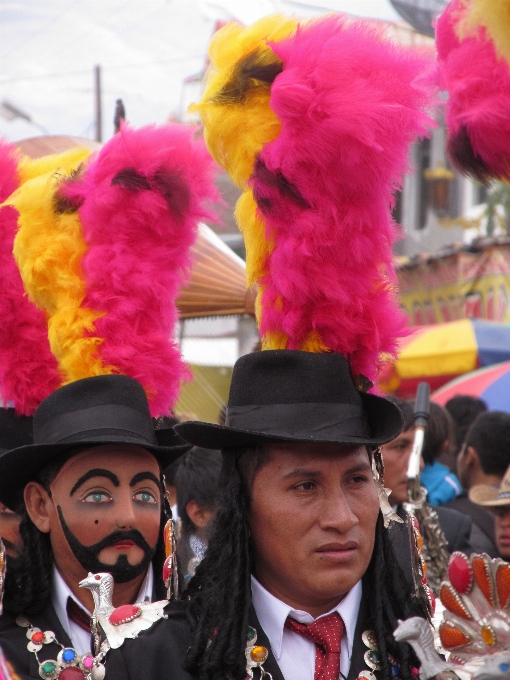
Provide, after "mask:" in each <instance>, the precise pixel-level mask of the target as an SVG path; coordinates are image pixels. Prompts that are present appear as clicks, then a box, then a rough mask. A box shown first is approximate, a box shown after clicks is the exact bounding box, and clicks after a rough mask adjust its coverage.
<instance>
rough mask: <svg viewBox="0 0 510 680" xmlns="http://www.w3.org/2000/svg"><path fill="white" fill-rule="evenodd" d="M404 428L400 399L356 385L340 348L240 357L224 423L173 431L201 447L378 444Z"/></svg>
mask: <svg viewBox="0 0 510 680" xmlns="http://www.w3.org/2000/svg"><path fill="white" fill-rule="evenodd" d="M402 427H403V419H402V413H401V412H400V409H399V408H398V407H397V406H395V404H393V403H392V402H390V401H389V400H388V399H384V398H383V397H378V396H375V395H373V394H365V393H363V392H359V391H358V389H357V388H356V386H355V384H354V380H353V378H352V376H351V372H350V369H349V364H348V362H347V360H346V359H345V357H343V356H342V355H341V354H334V353H329V354H314V353H312V352H300V351H294V350H265V351H262V352H256V353H254V354H247V355H245V356H242V357H241V358H240V359H238V360H237V362H236V364H235V366H234V371H233V373H232V383H231V386H230V394H229V400H228V404H227V411H226V419H225V425H224V426H222V425H212V424H211V423H202V422H195V421H188V422H185V423H180V424H179V425H176V426H175V429H176V431H177V432H178V434H180V435H181V436H182V437H183V438H184V439H186V440H187V441H189V442H191V443H192V444H195V445H196V446H203V447H204V448H210V449H223V448H229V447H237V446H255V445H257V444H260V443H263V442H270V441H273V442H274V441H296V442H334V443H342V444H367V445H374V446H378V445H380V444H384V443H386V442H389V441H391V440H392V439H395V437H397V436H398V435H399V433H400V432H401V430H402Z"/></svg>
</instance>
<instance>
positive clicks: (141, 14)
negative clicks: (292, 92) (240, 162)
mask: <svg viewBox="0 0 510 680" xmlns="http://www.w3.org/2000/svg"><path fill="white" fill-rule="evenodd" d="M328 10H337V11H343V12H348V13H350V14H354V15H358V16H367V17H368V16H369V17H375V18H380V19H385V20H388V21H399V17H398V15H397V13H396V12H395V10H394V9H393V8H392V7H391V4H390V2H389V0H330V1H328V0H324V1H323V2H320V1H317V2H314V1H313V0H312V1H311V2H308V3H304V2H298V1H295V2H291V1H290V0H217V1H216V2H212V1H211V2H208V1H206V0H17V1H10V0H0V101H1V100H7V101H8V102H9V103H11V104H13V105H15V106H16V107H18V108H19V109H20V110H22V111H24V112H25V113H27V114H28V115H29V116H30V117H31V119H32V121H33V123H32V124H29V123H27V122H25V121H23V120H19V119H17V120H14V121H8V120H6V119H5V118H3V117H2V116H0V135H2V136H4V137H7V138H8V139H10V140H13V141H14V140H18V139H24V138H26V137H33V136H36V135H39V134H42V133H43V131H46V132H47V133H48V134H70V135H77V136H82V137H88V138H93V137H94V95H93V83H94V78H93V69H94V65H95V64H100V65H101V69H102V71H101V72H102V95H103V139H104V140H105V139H108V138H109V137H110V136H111V135H112V133H113V124H112V119H113V112H114V107H115V100H116V99H117V98H121V99H123V101H124V104H125V107H126V111H127V118H128V120H129V121H130V122H131V123H132V124H133V125H136V126H139V125H144V124H147V123H152V122H156V123H163V122H164V121H165V120H167V119H168V117H169V115H171V114H172V113H176V114H178V113H179V111H180V110H181V109H182V108H183V107H184V103H185V102H186V100H189V99H190V98H191V99H193V98H194V94H195V93H194V90H193V87H192V86H183V81H184V79H185V78H187V77H188V76H191V75H193V74H195V73H197V72H200V71H201V69H202V67H203V65H204V60H205V55H206V50H207V45H208V42H209V39H210V37H211V34H212V32H213V28H214V25H215V23H216V21H217V20H218V19H221V20H226V19H237V20H240V21H242V22H243V23H250V22H252V21H254V20H256V19H257V18H259V17H261V16H263V15H265V14H270V13H272V12H275V11H282V12H285V13H295V14H296V15H297V16H303V17H307V16H311V15H313V14H320V13H323V12H325V11H328ZM38 126H39V127H38Z"/></svg>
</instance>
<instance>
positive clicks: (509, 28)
mask: <svg viewBox="0 0 510 680" xmlns="http://www.w3.org/2000/svg"><path fill="white" fill-rule="evenodd" d="M479 26H484V27H485V28H486V29H487V32H488V34H489V35H490V37H491V38H492V40H493V42H494V46H495V48H496V51H497V52H498V54H499V55H500V56H502V57H503V58H504V59H506V61H508V62H509V63H510V0H470V2H468V3H466V13H465V15H464V17H463V18H462V20H461V21H460V23H459V27H458V31H457V32H458V34H459V37H460V38H463V37H465V36H466V35H472V34H473V33H476V32H477V30H478V27H479Z"/></svg>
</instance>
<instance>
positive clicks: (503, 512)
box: [494, 505, 510, 560]
mask: <svg viewBox="0 0 510 680" xmlns="http://www.w3.org/2000/svg"><path fill="white" fill-rule="evenodd" d="M494 513H495V515H496V521H495V523H494V535H495V537H496V545H497V547H498V552H499V554H500V555H501V557H502V558H503V559H505V560H508V559H509V558H510V506H509V505H504V506H503V507H501V508H494Z"/></svg>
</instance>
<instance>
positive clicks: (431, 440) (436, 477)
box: [421, 402, 462, 505]
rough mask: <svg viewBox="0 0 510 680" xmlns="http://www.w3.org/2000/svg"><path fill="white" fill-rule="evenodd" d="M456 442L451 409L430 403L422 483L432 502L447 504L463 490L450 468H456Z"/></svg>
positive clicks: (424, 443)
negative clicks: (454, 446) (454, 445)
mask: <svg viewBox="0 0 510 680" xmlns="http://www.w3.org/2000/svg"><path fill="white" fill-rule="evenodd" d="M454 441H455V425H454V423H453V420H452V418H451V416H450V415H449V413H448V411H446V410H445V409H444V408H443V407H442V406H439V405H438V404H435V403H434V402H430V417H429V420H428V423H427V427H426V429H425V439H424V441H423V449H422V453H421V455H422V458H423V462H424V463H425V465H424V468H423V470H422V471H421V483H422V484H423V486H424V487H425V488H426V489H427V500H428V502H429V503H430V504H431V505H443V504H444V503H448V501H451V500H453V499H454V498H455V497H456V496H458V495H459V494H460V492H461V490H462V489H461V485H460V482H459V480H458V479H457V476H456V475H455V474H454V473H453V472H450V467H454V459H453V457H452V454H453V443H454ZM442 461H444V462H446V463H447V465H444V464H443V462H442Z"/></svg>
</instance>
